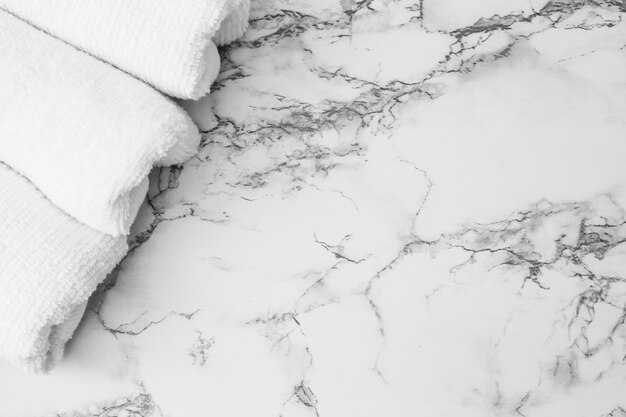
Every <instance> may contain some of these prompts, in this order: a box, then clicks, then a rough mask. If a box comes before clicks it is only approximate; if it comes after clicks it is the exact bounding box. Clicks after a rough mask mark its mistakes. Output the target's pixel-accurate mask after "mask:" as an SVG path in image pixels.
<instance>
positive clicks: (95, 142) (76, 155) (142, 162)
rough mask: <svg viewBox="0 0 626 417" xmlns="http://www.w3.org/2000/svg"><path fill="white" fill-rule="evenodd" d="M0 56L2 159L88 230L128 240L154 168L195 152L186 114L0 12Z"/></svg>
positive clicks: (196, 139)
mask: <svg viewBox="0 0 626 417" xmlns="http://www.w3.org/2000/svg"><path fill="white" fill-rule="evenodd" d="M105 3H107V2H105ZM129 3H130V2H129ZM0 54H1V56H2V59H0V80H2V81H0V138H1V139H0V161H3V162H6V164H7V165H9V166H11V167H12V168H13V169H15V170H16V171H18V172H20V173H22V174H23V175H25V176H26V177H27V178H29V179H30V180H31V181H32V182H33V183H34V184H35V185H36V186H37V187H38V188H39V189H40V190H41V191H42V192H43V193H44V194H45V195H46V196H47V197H48V198H49V199H50V200H51V201H52V202H53V203H55V204H56V205H57V206H59V207H60V208H62V209H63V210H65V211H66V212H67V213H68V214H70V215H72V216H73V217H75V218H76V219H78V220H80V221H81V222H83V223H85V224H86V225H89V226H91V227H93V228H95V229H97V230H100V231H103V232H105V233H109V234H112V235H119V234H127V233H128V231H129V228H130V224H131V223H132V221H133V220H134V217H135V215H136V214H137V210H138V209H139V206H140V204H141V202H142V200H143V198H144V197H145V194H146V191H147V187H148V181H147V175H148V173H149V171H150V169H151V167H152V166H153V165H154V164H175V163H182V162H184V161H185V160H187V159H188V158H190V157H191V156H193V155H194V154H195V153H196V152H197V148H198V145H199V143H200V133H199V132H198V129H197V128H196V126H195V125H194V124H193V122H192V121H191V119H190V118H189V116H188V115H187V114H186V113H185V111H184V110H183V109H182V108H180V107H179V106H178V105H177V104H175V103H174V102H173V101H172V100H171V99H169V98H167V97H165V96H163V95H162V94H160V93H159V92H157V91H155V90H154V89H152V88H151V87H149V86H147V85H146V84H144V83H143V82H141V81H139V80H137V79H135V78H133V77H132V76H130V75H128V74H125V73H123V72H121V71H118V70H117V69H115V68H113V67H111V66H110V65H107V64H105V63H103V62H101V61H99V60H98V59H96V58H94V57H92V56H90V55H88V54H86V53H84V52H81V51H79V50H77V49H75V48H73V47H71V46H69V45H67V44H66V43H64V42H62V41H60V40H58V39H56V38H53V37H51V36H48V35H46V34H45V33H43V32H41V31H39V30H37V29H36V28H34V27H32V26H30V25H28V24H26V23H25V22H23V21H21V20H19V19H18V18H16V17H14V16H12V15H11V14H9V13H6V12H3V11H0Z"/></svg>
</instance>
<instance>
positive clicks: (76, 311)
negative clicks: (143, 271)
mask: <svg viewBox="0 0 626 417" xmlns="http://www.w3.org/2000/svg"><path fill="white" fill-rule="evenodd" d="M248 8H249V0H178V1H171V0H133V1H128V0H106V1H104V0H0V79H1V80H2V81H1V82H0V193H1V195H2V197H1V198H0V288H2V289H1V290H0V357H2V358H4V359H6V360H9V361H10V362H12V363H14V364H16V365H18V366H20V367H22V368H25V369H28V370H32V371H42V370H48V369H50V368H51V367H52V366H53V365H54V364H55V363H56V362H57V361H58V360H59V358H60V357H61V356H62V353H63V347H64V345H65V343H66V342H67V341H68V340H69V338H70V337H71V336H72V333H73V332H74V330H75V328H76V326H77V325H78V322H79V321H80V317H81V316H82V314H83V312H84V309H85V305H86V301H87V299H88V297H89V295H90V294H91V293H92V292H93V291H94V290H95V288H96V286H97V284H98V283H99V282H101V281H102V280H103V279H104V278H105V277H106V275H107V274H108V273H109V272H110V271H111V270H112V269H113V268H114V267H115V265H116V264H117V263H118V262H119V261H120V260H121V258H122V257H123V256H124V255H125V253H126V251H127V242H126V235H127V234H128V233H129V228H130V225H131V224H132V222H133V220H134V218H135V216H136V214H137V211H138V209H139V206H140V205H141V203H142V201H143V199H144V197H145V195H146V192H147V189H148V179H147V175H148V173H149V171H150V169H151V168H152V167H153V166H155V165H160V166H163V165H171V164H180V163H183V162H185V161H186V160H187V159H189V158H190V157H191V156H193V155H194V154H195V153H196V152H197V148H198V145H199V143H200V133H199V131H198V128H197V127H196V125H195V124H194V122H193V121H192V119H191V118H190V117H189V115H188V114H187V113H186V112H185V111H184V110H183V109H182V108H181V107H180V106H179V105H177V104H176V103H175V102H174V101H173V100H172V99H171V98H170V97H168V96H171V97H174V98H181V99H194V100H195V99H199V98H201V97H203V96H204V95H206V94H207V93H208V92H209V89H210V86H211V83H212V82H213V81H214V80H215V78H216V76H217V73H218V71H219V55H218V54H217V49H216V44H218V45H219V44H224V43H228V42H231V41H233V40H235V39H237V38H238V37H240V36H241V35H242V34H243V32H244V31H245V29H246V27H247V18H248ZM157 90H158V91H157ZM166 95H167V96H166Z"/></svg>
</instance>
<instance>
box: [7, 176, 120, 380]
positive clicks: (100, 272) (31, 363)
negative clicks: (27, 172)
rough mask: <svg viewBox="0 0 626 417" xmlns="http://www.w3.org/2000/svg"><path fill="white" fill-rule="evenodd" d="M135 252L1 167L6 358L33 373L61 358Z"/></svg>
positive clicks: (25, 180)
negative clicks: (96, 299) (88, 307)
mask: <svg viewBox="0 0 626 417" xmlns="http://www.w3.org/2000/svg"><path fill="white" fill-rule="evenodd" d="M126 251H127V244H126V238H125V237H112V236H109V235H106V234H103V233H101V232H98V231H96V230H94V229H91V228H90V227H87V226H85V225H83V224H81V223H79V222H78V221H76V220H75V219H72V218H71V217H70V216H68V215H67V214H65V213H64V212H63V211H61V210H60V209H58V208H57V207H55V206H54V205H53V204H52V203H51V202H50V201H48V200H47V199H46V198H45V197H44V196H43V195H42V194H41V192H39V191H38V190H37V189H36V188H35V187H34V186H33V185H32V184H31V183H30V182H29V181H28V180H27V179H25V178H24V177H22V176H20V175H18V174H17V173H15V172H14V171H13V170H11V169H9V168H8V167H7V166H6V165H4V164H0V357H2V358H3V359H6V360H8V361H10V362H11V363H13V364H15V365H18V366H20V367H21V368H23V369H27V370H30V371H42V370H45V369H47V368H48V369H49V368H51V367H52V366H54V364H55V363H56V362H57V361H58V360H59V359H60V357H61V355H62V353H63V347H64V345H65V343H66V342H67V340H69V339H70V337H71V336H72V333H73V332H74V330H75V328H76V326H77V325H78V322H79V321H80V317H81V316H82V314H83V311H84V309H85V303H86V301H87V298H88V297H89V295H90V294H91V293H92V292H93V291H94V290H95V288H96V286H97V284H98V283H99V282H101V281H102V280H103V279H104V278H105V277H106V275H107V274H108V273H109V272H110V271H111V270H112V269H113V268H114V267H115V265H116V264H117V263H118V262H119V261H120V259H121V258H122V257H123V256H124V254H125V253H126Z"/></svg>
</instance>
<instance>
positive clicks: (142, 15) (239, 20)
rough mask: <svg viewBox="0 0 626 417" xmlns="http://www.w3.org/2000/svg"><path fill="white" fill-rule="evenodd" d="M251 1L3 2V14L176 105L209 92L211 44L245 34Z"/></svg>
mask: <svg viewBox="0 0 626 417" xmlns="http://www.w3.org/2000/svg"><path fill="white" fill-rule="evenodd" d="M249 6H250V3H249V0H0V7H2V8H3V9H5V10H7V11H9V12H11V13H13V14H15V15H16V16H19V17H20V18H22V19H24V20H25V21H27V22H29V23H31V24H32V25H34V26H36V27H38V28H41V29H42V30H44V31H46V32H48V33H50V34H51V35H53V36H56V37H58V38H60V39H63V40H64V41H66V42H68V43H70V44H72V45H74V46H76V47H77V48H79V49H81V50H84V51H86V52H89V53H90V54H92V55H94V56H96V57H98V58H100V59H102V60H104V61H107V62H109V63H111V64H113V65H114V66H116V67H118V68H120V69H122V70H124V71H126V72H128V73H130V74H133V75H134V76H136V77H137V78H140V79H142V80H144V81H146V82H147V83H149V84H151V85H153V86H154V87H156V88H157V89H159V90H161V91H163V92H164V93H166V94H169V95H171V96H174V97H178V98H183V99H194V100H195V99H198V98H200V97H202V96H204V95H205V94H207V93H208V92H209V88H210V86H211V84H212V83H213V81H214V80H215V77H216V76H217V74H218V71H219V64H220V59H219V55H218V53H217V49H216V47H215V44H214V42H213V41H215V42H216V43H217V44H223V43H228V42H231V41H233V40H235V39H237V38H238V37H240V36H241V35H243V33H244V31H245V30H246V28H247V24H248V9H249Z"/></svg>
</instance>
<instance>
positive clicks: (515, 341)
mask: <svg viewBox="0 0 626 417" xmlns="http://www.w3.org/2000/svg"><path fill="white" fill-rule="evenodd" d="M221 53H222V57H223V60H224V62H223V69H222V73H221V75H220V78H219V80H218V83H217V85H216V86H215V92H214V94H213V96H212V98H211V101H210V102H209V103H205V106H206V108H212V110H213V111H214V113H215V119H211V117H210V114H209V113H208V112H206V123H207V126H209V127H210V126H215V127H212V128H210V130H209V131H208V132H207V133H206V135H205V138H204V141H203V144H202V149H201V151H200V153H199V155H198V156H197V157H196V158H194V159H193V160H191V161H190V162H189V163H187V164H185V165H184V166H181V167H174V168H171V169H162V170H160V171H157V172H153V174H152V178H151V179H152V183H151V190H150V194H149V198H148V200H147V202H146V204H145V205H144V207H143V208H142V210H141V214H140V217H139V219H138V221H137V222H136V224H135V226H134V232H133V245H132V250H131V252H130V254H129V255H128V256H127V257H126V258H125V260H124V261H123V262H122V264H121V265H120V267H119V268H118V270H117V271H116V273H115V274H113V276H111V277H110V279H109V280H108V281H107V282H106V284H105V285H103V286H102V287H101V288H100V290H99V291H98V294H97V295H96V296H95V297H94V298H93V299H92V300H91V302H90V306H89V309H88V311H87V314H86V316H85V318H84V319H83V322H82V324H81V326H80V328H79V330H78V332H77V334H76V335H75V337H74V339H73V340H72V342H71V343H70V344H69V346H68V349H67V354H66V358H65V360H64V362H63V363H62V364H61V366H60V367H59V368H58V369H57V370H56V371H55V372H54V373H52V374H51V375H48V376H45V377H32V376H29V375H25V374H23V373H21V372H19V371H16V370H15V369H12V368H11V367H10V366H8V365H6V364H4V363H1V364H0V416H1V417H31V416H37V417H46V416H57V417H78V416H81V417H82V416H93V417H95V416H98V417H129V416H135V417H139V416H141V417H147V416H160V417H166V416H171V417H189V416H220V417H227V416H237V417H239V416H254V417H265V416H267V417H315V416H317V417H335V416H336V417H352V416H354V417H357V416H358V417H367V416H376V417H379V416H394V417H403V416H412V417H417V416H432V417H444V416H463V417H471V416H477V417H478V416H480V417H486V416H523V417H539V416H550V417H577V416H580V417H608V416H611V417H625V416H626V388H625V387H626V325H625V324H624V323H625V322H626V168H625V167H624V159H625V157H626V143H625V139H626V138H625V137H624V134H625V132H626V71H625V69H626V5H625V3H624V2H623V1H605V0H599V1H579V0H571V1H565V0H553V1H545V0H506V1H503V0H480V1H476V2H463V1H461V0H417V1H406V0H398V1H385V0H361V1H355V0H342V1H338V0H332V1H331V0H319V1H317V0H316V1H314V2H313V1H305V0H272V1H268V0H255V1H254V2H253V11H252V21H251V26H250V30H249V31H248V33H247V35H246V36H245V38H244V39H243V40H242V41H240V42H238V43H236V44H234V45H232V46H230V47H228V48H227V49H224V50H222V51H221ZM196 110H197V111H199V112H200V113H202V109H199V110H198V109H196Z"/></svg>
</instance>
